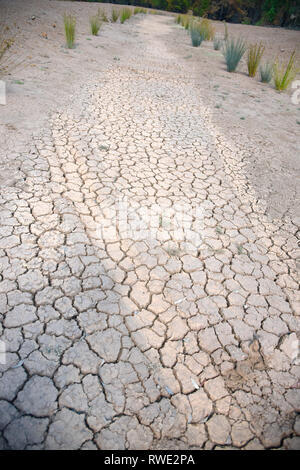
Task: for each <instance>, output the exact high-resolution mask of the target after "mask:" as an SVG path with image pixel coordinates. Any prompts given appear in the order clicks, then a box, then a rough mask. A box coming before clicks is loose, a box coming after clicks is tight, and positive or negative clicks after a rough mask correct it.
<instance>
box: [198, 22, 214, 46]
mask: <svg viewBox="0 0 300 470" xmlns="http://www.w3.org/2000/svg"><path fill="white" fill-rule="evenodd" d="M200 32H201V34H202V36H203V38H204V40H205V41H212V40H213V39H214V37H215V28H214V27H213V25H212V22H211V21H210V20H208V19H207V18H204V19H203V20H202V21H201V23H200Z"/></svg>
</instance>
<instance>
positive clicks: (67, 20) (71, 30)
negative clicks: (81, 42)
mask: <svg viewBox="0 0 300 470" xmlns="http://www.w3.org/2000/svg"><path fill="white" fill-rule="evenodd" d="M64 26H65V36H66V43H67V47H68V48H69V49H72V48H73V47H74V41H75V30H76V18H75V17H74V16H72V15H68V14H67V13H65V14H64Z"/></svg>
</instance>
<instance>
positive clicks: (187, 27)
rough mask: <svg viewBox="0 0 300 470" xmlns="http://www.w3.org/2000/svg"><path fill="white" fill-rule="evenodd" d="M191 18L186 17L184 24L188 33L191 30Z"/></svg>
mask: <svg viewBox="0 0 300 470" xmlns="http://www.w3.org/2000/svg"><path fill="white" fill-rule="evenodd" d="M190 21H191V20H190V17H189V16H188V15H186V16H185V18H184V22H183V27H184V29H185V30H186V31H188V30H189V29H190Z"/></svg>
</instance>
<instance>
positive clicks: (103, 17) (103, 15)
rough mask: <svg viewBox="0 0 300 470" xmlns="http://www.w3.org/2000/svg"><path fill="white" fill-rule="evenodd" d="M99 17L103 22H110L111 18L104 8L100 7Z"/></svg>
mask: <svg viewBox="0 0 300 470" xmlns="http://www.w3.org/2000/svg"><path fill="white" fill-rule="evenodd" d="M98 17H99V19H100V21H101V23H102V22H103V23H109V19H108V17H107V14H106V11H105V10H104V8H98Z"/></svg>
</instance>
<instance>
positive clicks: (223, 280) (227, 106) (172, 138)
mask: <svg viewBox="0 0 300 470" xmlns="http://www.w3.org/2000/svg"><path fill="white" fill-rule="evenodd" d="M98 7H99V4H92V3H90V4H86V3H79V2H61V1H54V0H53V1H50V0H28V1H26V2H24V1H21V0H13V1H8V0H0V12H1V17H3V15H5V19H6V22H7V24H8V25H9V26H10V30H11V31H12V32H13V34H14V35H15V36H16V43H15V45H14V47H13V49H12V51H11V54H13V57H15V62H16V67H15V68H13V69H12V70H11V72H10V74H7V75H5V76H3V77H1V78H2V79H3V80H5V82H6V84H7V104H6V105H1V106H0V142H1V143H0V340H1V342H2V343H1V344H2V351H3V344H4V345H5V348H6V354H5V361H4V360H3V357H4V354H3V352H2V356H0V358H2V363H0V448H3V449H223V448H227V449H232V448H234V449H263V448H270V449H272V448H276V449H277V448H278V449H300V417H299V411H300V359H299V339H300V322H299V315H300V295H299V268H300V261H299V249H300V248H299V239H300V234H299V225H300V209H299V203H300V197H299V194H300V191H299V181H300V160H299V154H300V148H299V147H300V140H299V131H300V125H299V124H300V100H299V103H298V104H297V103H296V104H295V99H292V95H293V93H294V92H295V91H297V90H290V91H288V92H286V93H281V94H280V93H278V92H276V91H275V89H274V87H273V86H272V85H265V84H261V83H260V82H259V80H258V79H256V78H255V79H250V78H249V77H248V76H247V74H246V64H245V60H244V61H243V63H242V65H241V67H240V68H239V71H238V72H237V73H234V74H230V73H228V72H227V71H226V67H225V64H224V59H223V56H222V54H221V52H217V51H214V49H213V45H212V43H211V42H205V43H203V44H202V45H201V47H199V48H193V47H191V44H190V38H189V36H188V34H187V32H186V31H185V30H184V29H183V28H182V27H180V26H178V25H176V24H175V22H174V16H172V15H167V14H162V15H152V14H147V15H135V16H133V17H132V18H131V19H130V20H129V21H127V22H126V23H125V24H124V25H121V24H119V22H118V23H116V24H111V23H108V24H104V25H103V27H102V28H101V30H100V33H99V36H98V37H94V36H92V35H91V34H90V33H89V16H90V15H91V14H94V13H95V12H96V11H97V9H98ZM104 8H105V9H106V11H107V12H108V13H109V14H110V12H111V6H110V5H107V4H106V5H105V6H104ZM65 11H67V12H71V13H73V14H74V15H76V17H77V38H76V47H75V48H74V49H72V50H69V49H67V48H66V47H65V40H64V32H63V21H62V17H63V13H64V12H65ZM215 26H216V29H217V32H218V34H219V35H223V31H224V26H223V24H222V23H215ZM229 34H230V35H234V36H239V35H242V36H243V37H244V38H245V39H247V41H248V42H258V41H260V40H262V41H263V42H264V43H265V45H266V53H265V58H266V59H270V60H271V59H274V58H275V57H277V56H278V57H279V59H280V60H287V59H288V57H289V55H290V53H291V52H292V50H293V49H297V50H298V57H299V46H300V32H299V31H288V30H282V29H277V28H264V27H254V26H246V25H229ZM19 62H22V63H19ZM298 79H300V77H298ZM293 96H294V98H295V96H296V95H295V93H294V95H293ZM297 96H298V95H297ZM297 257H298V261H297ZM1 344H0V346H1Z"/></svg>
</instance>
